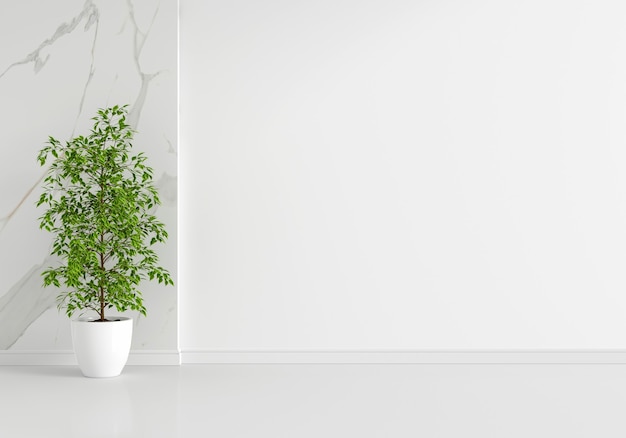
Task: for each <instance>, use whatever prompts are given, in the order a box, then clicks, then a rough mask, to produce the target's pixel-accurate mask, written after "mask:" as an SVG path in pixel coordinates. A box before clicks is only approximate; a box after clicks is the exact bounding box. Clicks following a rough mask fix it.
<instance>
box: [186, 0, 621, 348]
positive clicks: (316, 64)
mask: <svg viewBox="0 0 626 438" xmlns="http://www.w3.org/2000/svg"><path fill="white" fill-rule="evenodd" d="M180 9H181V22H180V28H181V39H180V73H181V76H180V81H181V83H180V136H181V138H180V140H181V141H180V175H181V176H180V238H181V244H180V280H179V286H180V300H181V303H180V311H181V315H180V343H181V348H182V349H183V350H190V349H217V350H220V349H225V350H233V349H234V350H237V349H243V350H247V349H286V350H303V349H331V350H332V349H347V350H353V349H375V350H378V349H382V350H385V349H457V348H461V349H465V348H467V349H483V348H486V349H513V348H548V349H551V348H555V349H558V348H576V349H577V348H624V346H625V345H626V342H625V338H624V333H625V332H626V322H625V318H624V315H626V299H625V292H626V274H625V272H626V271H625V270H624V267H625V266H626V250H625V248H626V176H625V175H626V173H625V172H624V171H623V169H624V168H625V165H626V147H625V141H626V128H625V123H624V122H625V116H626V110H625V109H626V50H625V49H624V48H625V47H626V26H624V25H623V17H624V16H626V4H624V3H623V2H620V1H617V0H614V1H606V0H601V1H595V2H588V1H577V0H574V1H566V0H541V1H539V0H531V1H526V2H518V1H496V0H493V1H489V0H473V1H469V2H467V1H453V0H440V1H410V0H359V1H357V0H317V1H314V2H313V1H286V0H264V1H254V0H228V1H226V0H224V1H209V2H203V1H194V0H180Z"/></svg>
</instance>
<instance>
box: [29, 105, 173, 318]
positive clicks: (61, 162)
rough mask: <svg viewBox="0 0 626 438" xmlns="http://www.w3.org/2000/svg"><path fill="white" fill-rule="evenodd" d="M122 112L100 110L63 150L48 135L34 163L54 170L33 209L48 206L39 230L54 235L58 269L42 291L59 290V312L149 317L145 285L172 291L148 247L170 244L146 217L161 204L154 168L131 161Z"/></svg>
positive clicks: (47, 274)
mask: <svg viewBox="0 0 626 438" xmlns="http://www.w3.org/2000/svg"><path fill="white" fill-rule="evenodd" d="M126 116H127V106H114V107H111V108H105V109H100V110H98V114H97V116H96V117H94V118H93V119H92V120H94V125H93V129H92V130H91V133H90V134H89V135H88V136H78V137H76V138H73V139H72V140H70V141H68V142H66V143H65V145H63V144H61V142H60V141H58V140H57V139H55V138H53V137H49V139H48V142H47V143H46V145H45V147H43V149H42V150H41V151H40V152H39V155H38V161H39V163H40V164H41V165H42V166H44V165H45V164H46V162H47V160H48V159H51V165H50V168H49V170H48V171H47V173H46V177H45V179H44V181H43V193H42V194H41V196H40V197H39V200H38V202H37V206H38V207H39V206H41V205H44V206H45V207H47V210H46V212H45V213H44V214H43V215H42V216H41V217H40V218H39V221H40V223H39V226H40V228H42V229H45V230H47V231H50V232H52V233H53V234H54V235H55V238H54V242H53V245H52V249H51V254H52V255H55V256H58V257H59V258H60V259H61V261H62V262H61V266H58V267H55V268H52V267H50V268H48V269H47V270H45V271H44V272H43V273H42V276H43V282H44V286H50V285H53V286H56V287H58V288H61V289H62V292H61V293H60V294H59V296H58V307H59V309H61V308H63V307H64V308H65V311H66V314H67V316H69V317H71V316H72V314H73V313H74V312H75V311H76V310H84V309H89V310H93V311H95V312H97V313H98V314H99V316H100V320H102V321H104V320H106V318H105V309H111V308H113V307H115V309H116V310H117V311H119V312H124V311H126V310H135V311H139V312H140V313H141V314H143V315H145V314H146V309H145V307H144V305H143V298H142V294H141V291H140V290H139V288H138V286H139V284H140V283H141V281H142V280H155V279H156V280H157V281H158V282H159V283H164V284H166V285H173V284H174V283H173V281H172V278H171V277H170V274H169V272H168V271H167V270H166V269H164V268H162V267H161V266H159V264H158V256H157V254H156V253H155V251H154V250H153V249H152V246H153V245H154V244H156V243H163V242H165V241H166V240H167V232H166V230H165V226H164V225H163V223H161V222H159V221H158V220H157V218H156V217H155V216H154V215H153V214H152V213H151V212H152V211H153V209H154V208H155V206H157V205H159V204H160V200H159V196H158V193H157V190H156V188H155V187H154V185H153V184H152V176H153V170H152V168H151V167H149V166H148V165H147V164H146V163H145V162H146V156H145V155H144V154H143V153H138V154H135V155H132V154H131V153H130V149H131V148H132V143H131V142H132V139H133V130H132V129H131V127H130V126H129V125H128V124H127V123H126Z"/></svg>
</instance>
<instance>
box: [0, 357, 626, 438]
mask: <svg viewBox="0 0 626 438" xmlns="http://www.w3.org/2000/svg"><path fill="white" fill-rule="evenodd" d="M625 409H626V365H183V366H180V367H165V366H164V367H144V366H127V367H126V369H125V370H124V373H123V375H122V376H120V377H118V378H114V379H88V378H84V377H82V375H81V374H80V372H79V371H78V369H77V368H75V367H60V366H59V367H12V366H4V367H0V421H1V424H0V436H2V437H11V438H13V437H16V438H23V437H26V438H30V437H45V438H56V437H64V438H66V437H85V436H86V437H90V438H96V437H106V438H111V437H133V438H135V437H150V438H154V437H167V438H175V437H215V438H228V437H237V438H240V437H254V438H265V437H267V438H270V437H271V438H279V437H281V438H282V437H284V438H308V437H311V438H312V437H315V438H330V437H342V438H343V437H358V438H369V437H389V438H396V437H425V438H429V437H438V438H439V437H462V438H467V437H477V438H489V437H494V438H495V437H498V438H512V437H513V438H515V437H520V438H521V437H523V438H541V437H567V438H573V437H602V438H607V437H624V436H626V421H624V410H625Z"/></svg>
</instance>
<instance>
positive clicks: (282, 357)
mask: <svg viewBox="0 0 626 438" xmlns="http://www.w3.org/2000/svg"><path fill="white" fill-rule="evenodd" d="M181 362H182V364H626V350H579V351H577V350H567V351H566V350H563V351H559V350H545V351H541V350H537V351H531V350H528V351H524V350H514V351H220V350H183V351H182V352H181Z"/></svg>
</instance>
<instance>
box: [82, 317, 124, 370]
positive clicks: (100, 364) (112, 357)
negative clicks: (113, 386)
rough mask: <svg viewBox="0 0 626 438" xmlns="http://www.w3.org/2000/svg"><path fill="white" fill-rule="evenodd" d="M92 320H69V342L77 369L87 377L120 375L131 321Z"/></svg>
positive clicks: (117, 318)
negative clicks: (70, 324) (70, 321)
mask: <svg viewBox="0 0 626 438" xmlns="http://www.w3.org/2000/svg"><path fill="white" fill-rule="evenodd" d="M95 319H96V318H78V319H76V320H73V321H72V342H73V343H74V353H76V359H77V360H78V366H79V367H80V370H81V371H82V373H83V375H84V376H86V377H115V376H119V375H120V373H121V372H122V370H123V369H124V365H126V361H127V360H128V353H129V352H130V343H131V340H132V337H133V320H132V318H125V317H113V318H109V319H110V321H105V322H98V321H95Z"/></svg>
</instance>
